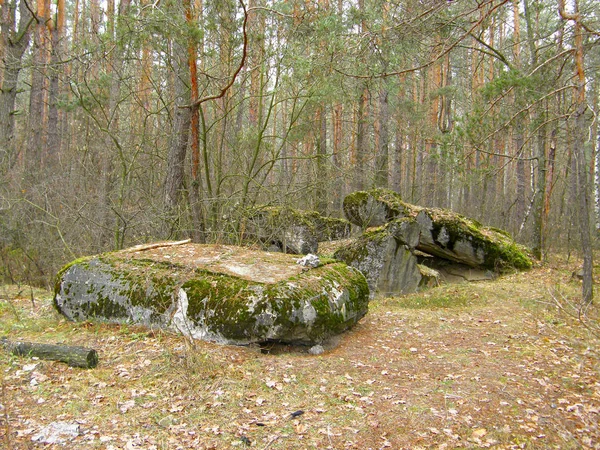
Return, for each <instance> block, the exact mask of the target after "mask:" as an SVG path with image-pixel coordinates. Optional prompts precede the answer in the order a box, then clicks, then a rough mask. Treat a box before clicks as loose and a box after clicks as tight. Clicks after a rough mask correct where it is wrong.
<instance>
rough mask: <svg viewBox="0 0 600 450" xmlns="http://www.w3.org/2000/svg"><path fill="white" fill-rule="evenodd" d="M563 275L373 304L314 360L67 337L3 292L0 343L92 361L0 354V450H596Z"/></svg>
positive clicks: (585, 363)
mask: <svg viewBox="0 0 600 450" xmlns="http://www.w3.org/2000/svg"><path fill="white" fill-rule="evenodd" d="M572 270H573V269H572V268H571V267H569V266H568V265H567V264H566V263H565V262H561V261H556V262H554V263H552V264H548V265H546V266H544V267H541V268H536V269H534V270H532V271H530V272H528V273H522V274H515V275H511V276H507V277H504V278H501V279H499V280H496V281H493V282H486V283H476V284H465V285H453V286H442V287H439V288H435V289H432V290H429V291H427V292H424V293H421V294H415V295H411V296H406V297H402V298H386V299H379V300H376V301H374V302H373V303H372V305H371V311H370V313H369V314H368V315H367V316H366V317H365V318H364V319H363V320H362V321H361V322H360V323H359V325H358V326H356V327H355V328H354V329H353V330H351V331H350V332H348V333H346V334H345V335H343V336H342V338H341V339H340V341H339V345H337V347H335V348H333V349H331V350H329V351H327V352H325V353H324V354H322V355H319V356H310V355H308V354H305V353H300V352H294V351H291V352H281V351H280V352H278V354H263V353H261V351H260V349H258V348H244V347H229V346H219V345H214V344H211V343H205V342H195V343H193V344H192V343H190V342H187V341H186V340H185V339H184V338H183V337H181V336H177V335H174V334H170V333H165V332H161V331H149V330H147V329H141V328H136V327H128V326H116V325H108V324H95V323H70V322H67V321H65V320H63V319H62V318H60V317H59V316H58V315H57V314H56V313H55V312H54V311H53V309H52V307H51V298H50V295H49V294H48V293H46V292H43V291H33V292H30V291H29V290H28V289H21V290H20V291H21V292H19V289H18V288H16V287H14V286H4V287H0V337H1V336H8V337H9V338H11V339H22V340H30V341H36V342H47V343H56V342H63V343H68V344H72V345H84V346H88V347H93V348H95V349H97V350H98V352H99V356H100V364H99V365H98V367H97V368H95V369H92V370H83V369H74V368H69V367H67V366H65V365H64V364H61V363H55V362H49V361H40V360H37V361H35V360H34V361H32V360H28V359H22V358H16V357H13V356H10V355H8V354H5V353H0V383H1V386H2V390H1V391H0V404H1V405H2V406H1V407H0V447H2V446H3V448H8V449H26V448H42V447H44V448H52V447H53V446H52V445H46V446H43V445H42V444H38V443H34V442H32V437H33V436H35V435H36V434H37V433H38V432H39V431H40V430H41V429H42V428H43V427H44V426H46V425H48V424H49V423H50V422H54V421H65V422H77V423H79V424H80V431H81V434H80V435H79V436H78V437H76V438H75V439H74V440H73V441H71V442H70V443H69V444H68V447H70V448H72V449H88V448H92V449H93V448H102V449H111V448H113V449H117V448H118V449H131V448H143V449H179V448H181V449H191V448H194V449H226V448H240V449H243V448H258V449H303V448H319V449H326V448H332V449H345V448H356V449H369V448H372V449H380V448H392V449H417V448H440V449H444V448H484V447H489V448H540V449H545V448H560V449H579V448H600V444H599V443H600V431H599V430H598V422H599V419H600V417H599V410H600V382H599V379H600V378H599V376H600V373H599V372H600V366H599V358H598V356H599V354H598V353H599V351H600V345H599V340H598V338H597V336H596V335H595V334H594V330H595V328H594V321H593V320H592V321H591V322H590V323H589V324H588V326H589V328H586V327H585V326H583V325H582V324H581V322H580V321H579V320H578V318H577V317H575V316H573V315H572V313H573V312H574V311H571V310H570V309H569V308H570V306H569V305H571V304H574V303H575V299H576V298H577V295H578V293H579V291H578V289H579V285H578V282H577V281H573V280H572V279H571V272H572ZM32 293H33V299H34V300H33V301H32V296H31V294H32ZM557 301H559V302H560V304H561V305H562V306H563V310H560V309H558V308H557ZM594 311H595V310H594V309H591V310H589V311H587V316H586V318H589V317H590V315H591V314H592V313H594ZM596 323H598V322H596ZM32 365H35V367H33V368H32ZM299 411H302V413H299ZM292 413H296V414H294V415H292ZM56 448H62V447H59V446H56Z"/></svg>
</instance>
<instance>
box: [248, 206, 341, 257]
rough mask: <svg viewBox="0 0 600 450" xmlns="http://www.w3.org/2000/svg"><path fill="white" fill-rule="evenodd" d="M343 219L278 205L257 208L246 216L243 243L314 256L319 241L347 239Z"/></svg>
mask: <svg viewBox="0 0 600 450" xmlns="http://www.w3.org/2000/svg"><path fill="white" fill-rule="evenodd" d="M350 229H351V225H350V223H349V222H348V221H347V220H344V219H336V218H333V217H323V216H321V215H320V214H319V213H317V212H316V211H304V210H300V209H293V208H287V207H281V206H257V207H255V208H252V209H251V210H250V211H249V212H248V214H247V219H246V225H245V240H246V241H248V240H250V241H252V240H258V241H259V242H261V243H262V244H263V246H264V247H265V248H268V249H269V250H271V251H273V250H279V251H283V252H285V253H292V254H297V255H306V254H308V253H317V250H318V246H319V242H320V241H331V240H336V239H343V238H346V237H348V236H350Z"/></svg>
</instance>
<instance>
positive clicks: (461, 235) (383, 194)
mask: <svg viewBox="0 0 600 450" xmlns="http://www.w3.org/2000/svg"><path fill="white" fill-rule="evenodd" d="M344 212H345V213H346V215H347V217H348V220H349V221H351V222H352V223H354V224H356V225H360V226H363V227H364V226H365V225H371V226H373V225H375V224H384V223H388V222H391V221H394V220H397V219H399V218H410V219H413V220H416V221H417V223H418V224H419V225H420V237H419V242H418V244H417V245H416V248H417V249H418V250H421V251H423V252H425V253H428V254H431V255H434V256H437V257H440V258H444V259H447V260H449V261H453V262H457V263H460V264H466V265H468V266H470V267H481V268H484V269H490V270H496V271H500V270H504V269H519V270H524V269H529V268H531V266H532V261H531V258H530V257H529V255H528V254H527V251H526V250H525V248H523V247H522V246H519V245H518V244H516V243H515V241H514V240H513V239H512V237H511V236H510V235H509V234H508V233H506V232H504V231H502V230H498V229H496V228H491V227H485V226H483V225H482V224H480V223H479V222H477V221H475V220H473V219H469V218H467V217H464V216H462V215H460V214H457V213H455V212H453V211H449V210H445V209H439V208H423V207H420V206H416V205H411V204H410V203H406V202H404V201H402V199H401V198H400V196H399V195H398V194H397V193H395V192H393V191H390V190H386V189H372V190H370V191H359V192H354V193H352V194H350V195H349V196H348V197H346V199H344Z"/></svg>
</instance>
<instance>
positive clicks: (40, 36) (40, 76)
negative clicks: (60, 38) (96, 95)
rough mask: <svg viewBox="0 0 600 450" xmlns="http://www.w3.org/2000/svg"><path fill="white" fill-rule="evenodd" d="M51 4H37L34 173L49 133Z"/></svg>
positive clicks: (30, 159) (31, 140) (41, 0)
mask: <svg viewBox="0 0 600 450" xmlns="http://www.w3.org/2000/svg"><path fill="white" fill-rule="evenodd" d="M47 3H49V2H48V0H38V1H37V11H36V20H37V24H36V26H35V37H34V44H35V45H34V48H33V67H32V74H31V91H30V94H29V126H28V129H29V136H28V139H27V153H28V154H27V163H28V164H29V166H30V167H31V168H32V169H36V170H37V169H39V168H40V167H41V165H42V162H43V158H44V156H45V155H44V153H45V148H44V147H45V143H46V133H47V131H48V130H47V128H46V125H47V122H46V119H47V115H46V95H47V89H46V68H47V67H46V65H47V62H48V60H47V52H48V33H47V31H48V30H47V27H46V23H47V20H48V18H49V17H48V15H49V8H47V6H49V5H48V4H47Z"/></svg>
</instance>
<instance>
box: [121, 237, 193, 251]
mask: <svg viewBox="0 0 600 450" xmlns="http://www.w3.org/2000/svg"><path fill="white" fill-rule="evenodd" d="M190 242H192V240H191V239H184V240H183V241H175V242H157V243H155V244H140V245H136V246H134V247H131V248H128V249H126V250H125V251H126V252H144V251H146V250H152V249H155V248H162V247H175V246H177V245H183V244H189V243H190Z"/></svg>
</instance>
